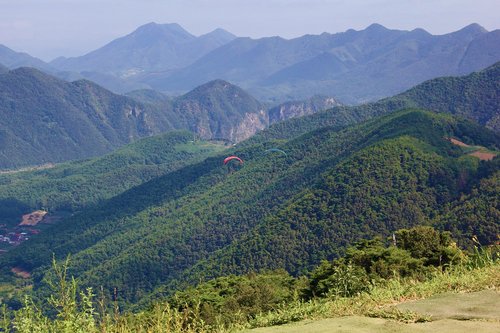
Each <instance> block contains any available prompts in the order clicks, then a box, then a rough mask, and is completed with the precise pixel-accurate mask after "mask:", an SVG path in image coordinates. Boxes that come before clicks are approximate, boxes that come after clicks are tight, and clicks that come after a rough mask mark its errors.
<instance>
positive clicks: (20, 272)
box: [11, 267, 31, 279]
mask: <svg viewBox="0 0 500 333" xmlns="http://www.w3.org/2000/svg"><path fill="white" fill-rule="evenodd" d="M11 271H12V273H14V274H16V275H17V276H19V277H21V278H23V279H29V278H30V277H31V274H30V272H28V271H25V270H23V269H21V268H19V267H14V268H12V269H11Z"/></svg>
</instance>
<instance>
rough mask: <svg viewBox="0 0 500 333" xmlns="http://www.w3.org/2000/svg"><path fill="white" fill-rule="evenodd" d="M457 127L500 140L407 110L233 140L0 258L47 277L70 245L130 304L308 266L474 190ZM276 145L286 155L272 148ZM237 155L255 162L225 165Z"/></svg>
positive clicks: (482, 140)
mask: <svg viewBox="0 0 500 333" xmlns="http://www.w3.org/2000/svg"><path fill="white" fill-rule="evenodd" d="M477 133H482V135H481V136H477V137H476V134H477ZM450 136H452V137H456V138H458V139H464V138H469V139H470V140H474V143H475V144H479V145H483V146H487V147H490V148H493V149H494V148H495V147H498V146H500V141H499V138H498V136H496V135H495V134H493V133H492V132H489V131H487V130H483V129H482V128H480V127H478V126H477V125H474V124H473V123H469V122H466V121H462V120H457V119H454V118H452V117H450V116H444V115H435V114H432V113H429V112H423V111H416V110H409V111H401V112H397V113H393V114H391V115H388V116H386V117H382V118H378V119H374V120H372V121H370V122H367V123H365V124H362V125H358V126H354V127H349V128H346V129H344V130H341V131H338V130H336V129H335V128H332V127H325V128H322V129H318V130H316V131H313V132H310V133H307V134H305V135H303V136H300V137H297V138H295V139H292V140H289V141H282V142H280V143H279V145H278V143H277V142H275V141H267V142H261V143H258V144H255V145H247V146H246V147H243V146H242V148H239V147H235V148H234V150H232V151H228V152H226V154H224V155H219V156H218V157H213V158H208V159H207V160H205V161H203V162H202V163H199V164H193V165H190V166H187V167H185V168H182V169H179V170H178V171H175V172H173V173H170V174H166V175H164V176H162V177H160V178H157V179H155V180H153V181H151V182H148V183H146V184H143V185H141V186H139V187H136V188H133V189H131V190H129V191H127V192H125V193H123V194H122V195H119V196H117V197H115V198H113V199H111V200H109V201H107V202H104V203H103V204H101V205H99V206H97V207H94V208H93V209H92V210H87V211H83V212H82V213H80V214H77V215H75V216H74V217H71V218H70V219H68V220H67V221H65V223H64V224H62V225H61V226H58V231H57V233H54V234H53V235H51V237H48V236H44V235H40V236H39V237H37V239H33V240H32V241H30V244H29V245H28V244H22V245H20V246H19V247H18V248H16V249H14V250H13V251H11V252H9V253H8V254H6V255H4V256H2V257H0V263H1V265H0V266H2V267H7V268H8V267H12V266H13V265H16V266H20V267H24V268H25V269H30V270H31V269H38V270H37V271H35V272H34V276H35V281H40V279H41V278H42V276H43V267H44V265H46V264H47V263H48V262H49V261H50V253H52V252H54V253H55V254H56V256H57V257H58V258H62V257H64V256H66V255H67V254H68V253H72V254H73V259H72V268H71V273H72V274H76V276H78V278H79V279H80V280H81V281H82V283H83V284H84V285H93V286H99V285H103V286H105V288H106V290H111V289H112V288H115V287H116V288H118V290H119V293H120V300H121V302H123V303H124V304H127V303H128V304H129V302H137V301H139V300H140V299H142V298H143V297H144V296H145V295H146V294H148V293H149V292H152V291H155V293H158V294H159V295H161V294H163V293H169V292H171V291H172V289H173V288H175V287H177V286H179V283H180V281H187V282H191V283H192V282H197V281H198V280H199V279H206V278H210V277H214V276H219V275H227V274H228V273H240V272H245V271H248V270H253V269H263V268H277V267H286V268H287V269H288V270H289V271H291V272H295V273H300V272H301V271H302V270H304V269H307V268H310V267H311V266H313V265H316V264H317V263H318V261H319V260H320V259H325V258H332V257H335V256H337V255H339V254H341V253H342V251H343V249H344V248H345V246H347V245H348V244H350V243H351V242H352V241H353V240H355V239H359V238H360V237H372V236H374V235H378V234H381V235H387V234H389V233H390V232H392V231H394V230H396V229H399V228H402V227H410V226H413V225H417V224H423V223H428V222H429V221H430V220H431V218H433V217H434V216H436V215H438V214H440V213H441V212H442V211H441V209H442V207H443V204H445V203H447V202H451V201H453V200H455V199H456V198H459V197H460V195H461V193H463V192H464V191H467V189H468V188H469V186H470V184H469V183H467V182H466V183H464V182H463V181H457V179H458V178H459V177H458V175H462V174H466V175H471V177H470V179H471V181H472V180H474V181H475V179H476V178H475V175H476V174H477V171H476V170H477V164H474V163H468V162H467V161H470V160H474V158H473V157H463V153H462V151H461V150H460V148H459V147H457V146H454V145H453V144H451V143H450V142H449V141H448V140H447V139H446V138H447V137H450ZM476 140H477V141H476ZM273 146H274V147H276V146H279V148H280V149H283V150H284V151H286V152H287V156H285V155H284V154H268V153H265V151H266V149H267V148H270V147H273ZM229 154H237V155H238V156H240V157H241V158H243V159H244V161H245V163H244V164H243V165H232V166H228V167H227V166H226V167H225V166H223V165H222V159H223V158H224V157H225V156H227V155H229ZM464 159H465V160H464Z"/></svg>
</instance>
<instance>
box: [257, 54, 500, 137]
mask: <svg viewBox="0 0 500 333" xmlns="http://www.w3.org/2000/svg"><path fill="white" fill-rule="evenodd" d="M499 77H500V62H499V63H496V64H495V65H493V66H491V67H488V68H486V69H485V70H483V71H480V72H477V73H472V74H470V75H467V76H462V77H444V78H438V79H434V80H429V81H426V82H424V83H422V84H419V85H417V86H416V87H414V88H412V89H410V90H408V91H406V92H404V93H402V94H399V95H396V96H394V97H389V98H385V99H382V100H380V101H378V102H375V103H368V104H363V105H359V106H338V107H334V108H332V109H329V110H326V111H323V112H318V113H316V114H313V115H310V116H306V117H302V118H296V119H291V120H289V121H286V122H282V123H277V124H274V125H272V126H271V127H270V128H269V129H268V130H267V131H264V132H262V133H260V135H257V136H256V137H255V138H254V140H260V138H261V137H262V138H263V139H264V140H268V139H271V138H274V139H289V138H292V137H294V136H297V135H300V134H303V133H306V132H308V131H311V130H314V129H316V128H320V127H324V126H336V127H344V126H347V125H351V124H355V123H358V122H360V121H364V120H367V119H370V118H373V117H376V116H380V115H383V114H387V113H390V112H394V111H397V110H401V109H404V108H422V109H426V110H433V111H435V112H443V113H450V114H455V115H459V116H461V117H464V118H467V119H470V120H473V121H475V122H477V123H479V124H481V125H483V126H486V127H488V128H490V129H492V130H494V131H496V132H499V131H500V127H498V126H499V125H498V121H499V119H500V118H499V117H500V113H499V110H500V98H499V96H500V80H499V79H498V78H499Z"/></svg>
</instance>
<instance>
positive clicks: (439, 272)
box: [0, 227, 500, 333]
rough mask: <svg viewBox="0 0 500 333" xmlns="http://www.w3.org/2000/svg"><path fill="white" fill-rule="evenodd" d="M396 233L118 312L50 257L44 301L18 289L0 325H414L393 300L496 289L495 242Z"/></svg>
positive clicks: (145, 328)
mask: <svg viewBox="0 0 500 333" xmlns="http://www.w3.org/2000/svg"><path fill="white" fill-rule="evenodd" d="M395 238H396V240H397V242H398V243H397V244H396V245H394V243H392V241H393V240H391V241H390V242H389V243H387V242H386V241H383V240H382V239H373V240H370V241H362V242H360V243H357V244H356V246H354V247H351V248H349V250H348V251H347V254H346V256H345V257H343V258H341V259H337V260H334V261H330V262H328V261H324V262H323V263H322V264H321V265H320V266H318V267H316V268H315V269H314V270H313V271H312V272H311V273H310V274H308V276H307V277H300V278H294V277H291V276H290V275H288V274H287V273H286V272H285V271H273V272H263V273H260V274H248V275H245V276H227V277H221V278H218V279H215V280H211V281H208V282H206V283H202V284H200V285H198V286H197V287H192V288H189V289H187V290H184V291H181V292H178V293H177V294H175V295H174V296H173V297H171V298H170V299H169V300H168V302H164V301H163V302H158V303H156V304H155V305H152V306H150V307H149V308H148V309H147V310H143V311H141V312H138V313H128V312H127V313H122V312H120V309H119V308H118V305H117V302H116V299H115V300H112V301H109V300H106V299H105V297H104V296H102V293H101V292H97V293H96V292H95V291H93V290H92V289H90V288H89V289H85V290H80V289H79V288H78V285H77V281H76V280H75V279H74V278H70V277H69V276H68V271H67V268H68V260H67V261H66V262H65V263H63V264H62V265H58V264H57V263H56V262H55V261H54V266H53V273H54V275H53V277H54V280H53V281H52V282H50V284H51V287H52V288H53V289H52V290H53V292H52V294H51V295H50V296H49V297H48V299H47V300H46V303H45V304H44V305H43V306H42V305H40V303H36V302H35V301H33V299H32V298H30V297H28V296H26V298H25V300H24V304H23V306H22V307H21V308H20V309H18V310H17V311H11V310H9V309H8V308H7V307H6V306H5V305H3V307H2V319H1V322H0V332H1V331H3V332H87V333H92V332H109V333H112V332H113V333H114V332H145V333H146V332H155V333H156V332H234V331H240V330H243V329H248V328H254V327H266V326H273V325H281V324H285V323H290V322H295V321H300V320H304V319H319V318H330V317H339V316H351V315H358V316H367V317H377V318H387V319H392V320H397V321H401V322H422V321H428V320H430V319H431V318H429V317H428V316H425V315H421V314H418V313H414V312H411V311H402V310H400V309H398V308H396V307H395V306H394V305H395V304H397V303H400V302H402V301H406V300H411V299H421V298H426V297H429V296H432V295H435V294H439V293H443V292H472V291H478V290H483V289H497V288H499V287H500V261H499V257H498V253H499V252H498V248H496V247H484V248H477V247H476V248H475V250H474V252H472V253H469V254H466V253H464V252H462V251H461V250H460V249H458V248H457V247H456V245H455V243H454V242H453V241H452V240H451V238H450V237H449V234H448V233H440V232H437V231H435V230H434V229H432V228H430V227H418V228H413V229H404V230H400V231H398V232H397V233H396V234H395ZM436 260H437V261H436ZM96 294H97V295H96ZM116 296H117V295H115V297H116Z"/></svg>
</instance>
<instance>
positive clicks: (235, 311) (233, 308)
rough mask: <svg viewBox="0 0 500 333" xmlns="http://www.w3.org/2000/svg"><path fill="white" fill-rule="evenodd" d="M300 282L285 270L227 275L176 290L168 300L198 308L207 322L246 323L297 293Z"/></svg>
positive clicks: (293, 297) (178, 304)
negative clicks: (179, 290)
mask: <svg viewBox="0 0 500 333" xmlns="http://www.w3.org/2000/svg"><path fill="white" fill-rule="evenodd" d="M297 284H298V281H296V280H295V279H294V278H292V277H291V276H290V275H288V273H286V272H285V271H283V270H281V271H275V272H269V273H261V274H248V275H242V276H226V277H220V278H217V279H214V280H210V281H208V282H206V283H202V284H200V285H198V286H196V288H193V287H191V288H188V289H186V290H184V291H182V292H177V293H175V294H174V295H173V296H172V297H171V298H170V301H169V303H170V304H171V305H172V306H174V307H177V308H180V309H186V308H195V307H197V306H198V307H199V311H200V318H201V319H202V320H203V321H204V322H206V323H207V324H210V325H214V324H217V323H223V324H228V323H237V322H239V321H241V322H245V321H247V320H248V319H249V318H253V317H255V316H256V315H257V314H259V313H261V312H267V311H271V310H272V309H275V308H276V307H277V306H279V305H281V304H287V303H289V302H291V301H293V300H294V299H295V298H297V297H298V296H297V295H298V286H297Z"/></svg>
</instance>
